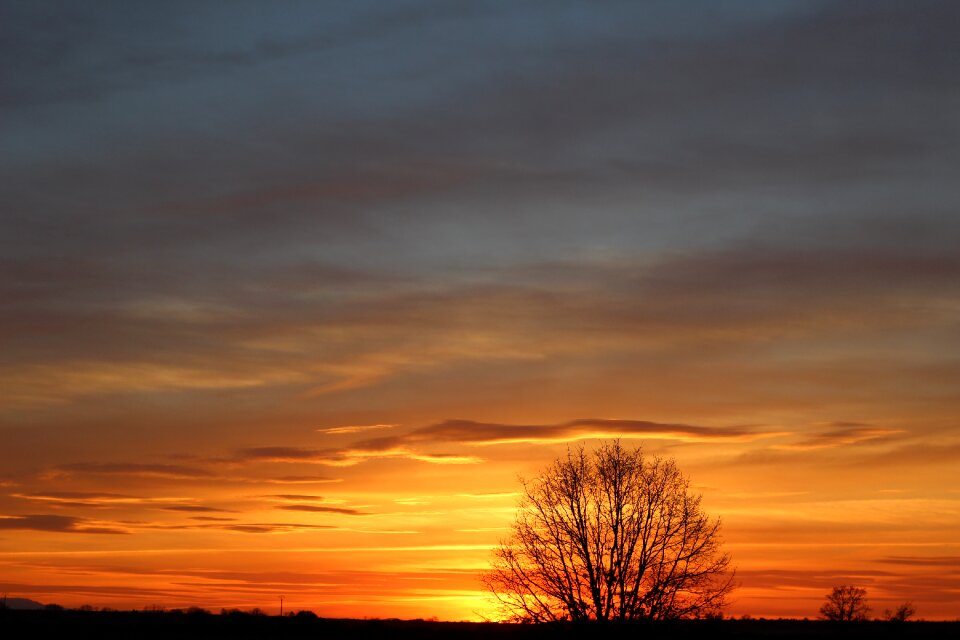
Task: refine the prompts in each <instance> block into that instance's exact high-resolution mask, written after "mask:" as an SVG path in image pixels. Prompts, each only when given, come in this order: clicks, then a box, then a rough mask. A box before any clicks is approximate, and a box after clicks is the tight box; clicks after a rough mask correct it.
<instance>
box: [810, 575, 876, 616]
mask: <svg viewBox="0 0 960 640" xmlns="http://www.w3.org/2000/svg"><path fill="white" fill-rule="evenodd" d="M869 613H870V607H868V606H867V590H866V589H864V588H862V587H855V586H853V585H846V584H842V585H840V586H838V587H834V588H833V591H831V592H830V593H829V594H828V595H827V601H826V602H824V603H823V606H822V607H820V615H821V616H823V617H824V618H826V619H827V620H834V621H836V622H853V621H861V620H866V619H867V614H869Z"/></svg>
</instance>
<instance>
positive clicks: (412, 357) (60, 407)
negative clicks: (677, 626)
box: [0, 0, 960, 620]
mask: <svg viewBox="0 0 960 640" xmlns="http://www.w3.org/2000/svg"><path fill="white" fill-rule="evenodd" d="M958 21H960V5H958V4H957V3H955V2H950V1H949V0H942V1H931V0H914V1H911V2H894V1H889V0H871V1H818V0H803V1H799V0H798V1H789V0H764V1H753V2H749V1H745V0H730V1H727V2H723V3H718V2H714V1H712V0H699V1H697V0H683V1H679V2H678V1H676V0H672V1H665V0H643V1H633V2H627V1H612V0H611V1H603V2H600V1H597V2H571V1H566V0H551V1H549V2H546V1H542V0H528V1H520V0H514V1H509V2H508V1H503V2H499V1H493V0H489V1H484V0H477V1H471V2H454V1H449V0H448V1H426V0H393V1H391V2H380V1H373V0H370V1H365V0H350V1H343V2H338V1H333V0H330V1H327V2H293V1H285V2H270V3H267V2H243V1H237V2H231V3H221V2H200V1H196V0H191V1H189V2H164V3H155V2H123V1H116V2H110V1H104V2H96V3H76V2H54V1H36V0H29V1H26V0H24V1H15V0H2V1H0V52H2V55H0V78H2V81H0V442H2V446H0V591H2V592H4V593H7V594H8V595H9V596H10V597H26V598H32V599H35V600H39V601H42V602H56V603H60V604H62V605H66V606H77V605H80V604H92V605H95V606H110V607H116V608H142V607H144V606H164V607H168V608H170V607H187V606H200V607H205V608H210V609H213V610H219V609H220V608H222V607H240V608H252V607H260V608H262V609H264V610H266V611H269V612H276V609H277V608H278V607H279V597H280V596H281V595H282V596H284V603H285V605H284V606H285V607H286V608H287V610H295V609H312V610H314V611H315V612H316V613H318V614H319V615H322V616H331V617H333V616H351V617H401V618H418V617H423V618H426V617H433V616H436V617H438V618H440V619H447V620H461V619H483V618H484V617H485V616H490V615H492V613H491V611H492V610H491V609H490V603H489V600H488V598H487V596H486V594H485V593H484V590H483V587H482V585H481V584H480V582H479V579H478V576H479V575H480V573H481V572H482V571H483V570H485V569H486V568H487V567H488V566H489V561H490V559H491V557H492V556H491V549H492V548H493V547H494V546H495V545H497V544H498V542H499V541H500V540H502V539H505V538H506V536H507V535H508V534H509V528H510V524H511V522H512V521H513V517H514V513H515V508H516V505H517V501H518V498H519V493H518V492H519V491H520V488H521V484H520V480H519V479H520V478H531V477H534V476H535V475H536V474H537V472H538V470H540V469H542V468H543V467H544V466H545V465H546V464H548V463H549V462H550V461H551V460H552V459H554V458H556V457H557V456H559V455H563V454H564V453H565V451H566V450H567V447H568V446H577V444H579V443H582V444H585V445H587V446H591V445H592V444H595V443H596V441H597V439H603V438H615V437H620V438H623V441H624V443H626V444H629V445H631V446H634V445H638V446H642V447H643V449H644V451H646V452H647V453H648V454H650V455H662V456H666V457H672V458H675V459H676V461H677V463H678V465H679V466H680V468H681V469H682V470H683V471H684V473H686V474H687V475H688V476H689V477H690V481H691V486H692V487H693V489H694V490H695V491H696V492H697V493H701V494H702V495H703V504H704V507H705V509H706V510H707V512H708V513H710V514H711V515H713V516H716V517H719V518H720V519H721V521H722V523H723V536H724V540H725V548H726V549H727V550H728V551H729V552H730V553H731V555H732V557H733V564H734V565H735V566H736V567H737V582H738V583H739V585H740V588H739V589H738V590H737V591H736V592H735V593H734V596H733V602H732V604H731V605H730V607H729V608H728V609H727V613H728V614H729V615H737V616H739V615H752V616H755V617H757V616H767V617H777V616H791V617H804V616H809V617H815V616H816V615H817V610H818V608H819V606H820V604H821V603H822V602H823V599H824V596H825V594H826V593H828V592H829V591H830V588H831V587H832V586H834V585H837V584H844V583H848V584H851V583H852V584H857V585H860V586H863V587H865V588H866V589H867V591H868V599H869V601H870V603H871V604H872V606H873V607H874V611H875V613H877V614H879V613H880V612H881V611H882V610H883V609H884V608H892V607H894V606H896V605H897V604H899V603H901V602H904V601H906V600H910V601H912V602H913V603H914V605H915V606H916V608H917V612H918V616H920V617H923V618H927V619H956V618H958V617H960V533H958V532H960V474H958V473H957V469H958V468H960V252H958V251H957V247H958V246H960V180H958V179H957V178H958V176H957V167H958V166H960V88H958V84H957V78H958V77H960V46H958V45H957V40H956V27H957V24H958Z"/></svg>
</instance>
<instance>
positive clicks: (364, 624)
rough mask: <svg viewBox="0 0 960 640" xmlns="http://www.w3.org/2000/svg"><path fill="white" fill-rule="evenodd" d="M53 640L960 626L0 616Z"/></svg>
mask: <svg viewBox="0 0 960 640" xmlns="http://www.w3.org/2000/svg"><path fill="white" fill-rule="evenodd" d="M44 637H51V638H55V639H56V640H72V639H74V638H76V639H81V638H90V639H93V638H96V639H98V640H99V639H107V638H124V639H131V640H133V639H137V638H147V639H150V638H164V639H167V640H180V639H181V638H186V639H190V638H269V639H273V638H311V639H316V640H321V639H324V640H325V639H327V638H330V639H339V638H344V639H347V640H360V639H362V638H384V639H390V640H394V639H396V640H406V639H411V640H412V639H424V640H434V639H435V640H443V639H447V638H451V639H456V640H473V639H477V640H479V639H486V638H492V639H499V638H502V639H504V640H526V639H528V638H529V639H531V640H540V639H553V638H614V639H620V638H624V639H625V638H631V639H635V638H643V639H650V640H653V639H664V640H682V639H684V638H696V639H697V640H705V639H706V640H714V639H716V640H721V639H725V638H732V639H743V640H749V639H752V638H758V639H759V638H773V639H783V640H791V639H795V638H816V639H818V640H819V639H821V638H826V639H833V638H836V639H843V640H855V639H857V638H869V639H870V640H883V639H886V638H889V639H891V640H892V639H900V638H903V639H914V638H916V639H918V640H919V639H928V638H929V639H933V638H951V639H952V638H960V622H906V623H890V622H860V623H830V622H822V621H801V620H698V621H693V620H691V621H679V622H670V623H654V624H634V625H625V626H616V625H610V626H603V625H596V624H594V625H582V626H575V625H513V624H495V623H474V622H430V621H423V620H409V621H402V620H341V619H326V618H316V617H312V616H309V615H301V616H288V617H283V618H280V617H277V616H265V615H251V614H246V613H230V614H225V615H212V614H210V613H206V612H192V613H191V612H187V613H181V612H140V611H75V610H64V611H46V610H43V611H17V610H0V638H2V639H4V640H6V639H8V638H9V639H10V640H14V639H17V640H19V639H21V638H23V639H27V640H33V639H39V638H44Z"/></svg>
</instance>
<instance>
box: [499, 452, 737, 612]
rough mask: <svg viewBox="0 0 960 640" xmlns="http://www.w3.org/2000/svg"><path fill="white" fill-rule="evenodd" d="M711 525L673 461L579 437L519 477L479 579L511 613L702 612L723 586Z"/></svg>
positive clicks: (723, 564) (726, 581) (727, 584)
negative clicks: (506, 528)
mask: <svg viewBox="0 0 960 640" xmlns="http://www.w3.org/2000/svg"><path fill="white" fill-rule="evenodd" d="M719 531H720V522H719V520H711V519H710V518H708V517H707V516H706V515H705V514H704V513H703V511H702V509H701V506H700V496H696V495H692V494H691V493H690V484H689V481H688V480H687V479H686V478H685V477H684V476H683V475H682V474H681V473H680V471H679V469H678V468H677V466H676V464H675V463H674V461H673V460H664V459H661V458H652V459H648V458H645V457H644V456H643V453H642V451H641V450H640V449H639V448H637V449H625V448H624V447H623V446H622V445H621V444H620V442H619V441H614V442H610V443H602V444H601V445H600V447H599V448H598V449H596V450H595V451H593V452H591V453H589V454H588V453H587V452H585V450H584V449H583V447H582V446H581V447H579V448H578V449H576V450H568V451H567V456H566V458H560V459H557V460H555V461H554V462H553V463H552V464H551V465H550V466H549V467H548V468H547V469H546V470H545V471H544V472H543V473H542V474H541V475H540V476H538V477H537V478H535V479H534V480H532V481H529V482H527V481H524V491H523V498H522V500H521V503H520V506H519V509H518V511H517V516H516V521H515V522H514V525H513V533H512V536H511V537H510V538H509V539H508V540H505V541H503V542H501V544H500V546H499V548H498V549H497V550H496V551H495V554H494V559H493V561H492V563H491V564H492V568H491V570H490V571H489V572H488V573H487V574H486V575H485V577H484V582H485V584H486V586H487V588H488V589H489V590H490V592H491V593H492V594H493V597H494V598H495V600H496V601H497V603H498V605H499V607H500V609H501V613H502V614H503V615H504V617H506V618H509V619H514V620H521V621H531V622H544V621H554V620H635V619H670V618H685V617H687V618H689V617H706V616H708V615H712V614H716V613H717V612H718V611H719V610H720V609H721V607H722V606H723V605H724V604H725V600H726V596H727V595H728V594H729V592H730V591H731V590H732V589H733V573H732V571H731V570H730V556H729V555H728V554H726V553H723V552H722V551H721V548H720V545H721V540H720V535H719Z"/></svg>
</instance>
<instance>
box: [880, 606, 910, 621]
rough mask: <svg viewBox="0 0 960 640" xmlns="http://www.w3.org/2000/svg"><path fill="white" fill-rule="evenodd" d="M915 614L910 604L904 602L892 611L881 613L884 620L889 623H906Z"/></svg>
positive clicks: (887, 610)
mask: <svg viewBox="0 0 960 640" xmlns="http://www.w3.org/2000/svg"><path fill="white" fill-rule="evenodd" d="M916 613H917V610H916V609H915V608H914V607H913V603H912V602H904V603H903V604H901V605H900V606H899V607H897V608H896V609H894V610H893V611H891V610H890V609H886V610H885V611H884V612H883V618H884V620H889V621H890V622H906V621H907V620H909V619H910V618H912V617H913V616H914V615H915V614H916Z"/></svg>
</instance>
